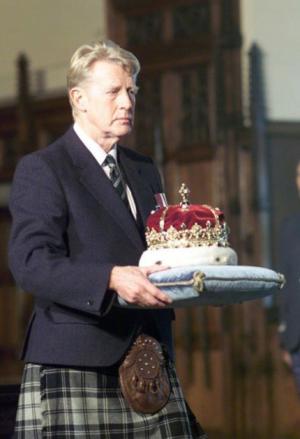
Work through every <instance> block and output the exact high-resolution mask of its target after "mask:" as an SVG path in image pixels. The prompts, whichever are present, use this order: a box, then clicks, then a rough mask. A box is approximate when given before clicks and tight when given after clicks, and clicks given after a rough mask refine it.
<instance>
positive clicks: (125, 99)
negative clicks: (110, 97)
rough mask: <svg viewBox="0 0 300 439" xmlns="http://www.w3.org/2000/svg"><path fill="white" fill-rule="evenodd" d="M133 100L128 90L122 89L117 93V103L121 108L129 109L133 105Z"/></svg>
mask: <svg viewBox="0 0 300 439" xmlns="http://www.w3.org/2000/svg"><path fill="white" fill-rule="evenodd" d="M133 104H134V101H133V97H132V96H131V95H130V92H129V91H127V90H124V91H122V93H120V95H119V105H120V107H121V108H123V109H125V110H131V109H132V107H133Z"/></svg>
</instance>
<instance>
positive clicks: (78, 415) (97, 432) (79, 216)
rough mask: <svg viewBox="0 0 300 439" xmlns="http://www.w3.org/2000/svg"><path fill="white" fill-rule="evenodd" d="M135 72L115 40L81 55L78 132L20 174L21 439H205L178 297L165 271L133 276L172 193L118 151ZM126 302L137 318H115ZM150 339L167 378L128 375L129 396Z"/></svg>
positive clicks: (74, 72)
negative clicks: (177, 317) (177, 316)
mask: <svg viewBox="0 0 300 439" xmlns="http://www.w3.org/2000/svg"><path fill="white" fill-rule="evenodd" d="M139 68H140V66H139V62H138V60H137V59H136V57H135V56H134V55H133V54H132V53H130V52H128V51H126V50H124V49H122V48H120V47H119V46H117V45H116V44H114V43H112V42H111V41H106V42H105V41H104V42H100V43H96V44H94V45H85V46H82V47H80V48H79V49H78V50H77V51H76V52H75V54H74V55H73V57H72V59H71V64H70V69H69V73H68V91H69V98H70V103H71V106H72V111H73V117H74V121H75V123H74V126H73V127H72V128H70V129H69V130H68V131H67V132H66V133H65V134H64V135H63V136H62V137H61V138H59V139H58V140H57V141H55V142H54V143H53V144H52V145H50V146H48V147H47V148H45V149H43V150H40V151H37V152H35V153H33V154H30V155H28V156H25V157H24V158H23V159H22V160H21V161H20V163H19V165H18V167H17V170H16V173H15V177H14V182H13V188H12V193H11V200H10V208H11V213H12V217H13V227H12V234H11V240H10V250H9V260H10V267H11V270H12V272H13V274H14V276H15V279H16V282H17V283H18V284H19V285H20V286H21V287H22V288H23V289H24V290H25V291H30V292H32V294H33V295H34V297H35V307H34V312H33V315H32V318H31V321H30V323H29V327H28V331H27V335H26V340H25V343H24V348H23V353H22V358H23V359H24V361H25V368H24V374H23V383H22V389H21V395H20V400H19V407H18V412H17V420H16V428H15V431H16V433H15V437H16V438H23V439H27V438H42V437H43V438H44V437H48V438H54V437H57V438H73V437H74V438H75V437H76V438H98V437H103V438H104V437H107V438H116V439H120V438H146V437H149V438H150V437H151V438H152V437H153V438H162V439H166V438H199V437H201V438H204V437H205V434H204V433H203V431H202V429H201V427H200V426H199V424H198V423H197V422H196V420H195V418H194V417H193V415H192V413H191V412H190V410H189V408H188V406H187V404H186V403H185V401H184V399H183V396H182V392H181V389H180V386H179V384H178V380H177V377H176V373H175V370H174V365H173V361H172V355H173V353H172V341H171V320H172V318H173V312H172V311H171V310H170V309H167V308H165V307H166V305H167V304H170V300H169V299H168V297H167V296H166V295H165V294H164V293H163V292H161V291H160V290H159V289H157V288H156V287H154V286H153V285H152V284H151V283H150V282H149V280H148V278H147V275H149V274H150V273H153V272H154V271H157V270H160V269H163V268H165V267H159V266H152V267H148V268H143V269H142V268H138V267H137V263H138V260H139V257H140V255H141V253H142V251H143V250H144V248H145V241H144V233H143V230H144V229H143V227H144V223H145V219H146V218H147V216H148V214H149V213H150V211H151V210H152V209H153V208H154V207H155V197H154V195H155V194H157V193H161V192H162V186H161V181H160V178H159V174H158V171H157V169H156V167H155V166H154V164H153V162H152V161H151V159H149V158H147V157H144V156H142V155H140V154H138V153H136V152H134V151H131V150H129V149H127V148H124V147H121V146H120V145H119V140H120V139H121V138H122V137H123V136H125V135H126V134H128V133H129V132H130V131H131V129H132V126H133V121H134V109H135V100H136V93H137V86H136V77H137V75H138V72H139ZM117 295H119V296H120V297H122V298H123V299H125V300H126V301H128V302H130V303H133V304H137V305H140V306H141V308H140V309H135V310H128V309H122V308H120V307H117V306H116V296H117ZM147 306H151V307H152V309H151V310H149V309H146V307H147ZM143 307H144V309H143ZM164 308H165V309H164ZM141 337H144V338H142V339H141ZM145 337H146V339H147V337H148V339H147V340H148V342H149V340H150V342H151V343H153V344H154V345H155V347H156V349H157V351H155V352H159V354H157V355H158V357H157V358H156V357H155V355H153V358H154V359H153V358H152V356H151V361H154V360H155V361H156V363H155V367H157V375H156V376H155V377H154V378H155V379H154V382H153V383H151V385H150V387H149V385H148V384H149V383H148V382H146V381H145V380H144V378H143V376H135V375H130V373H129V377H131V378H130V379H131V381H130V382H129V384H128V383H127V384H128V385H127V387H126V379H127V378H128V377H127V378H126V373H127V372H128V371H127V370H125V368H124V364H125V362H124V358H125V359H126V358H128V355H130V353H132V350H133V349H145V346H144V345H145V343H144V344H143V341H145ZM140 340H142V343H140ZM128 351H129V354H128ZM148 352H149V351H148ZM153 352H154V351H153ZM155 352H154V353H155ZM126 364H128V362H127V363H126ZM145 364H146V365H147V364H148V363H145ZM153 367H154V366H153ZM154 369H155V368H154ZM124 370H125V372H126V373H125V375H122V376H121V377H119V373H121V371H123V372H124ZM155 370H156V369H155ZM149 373H150V372H149ZM132 380H134V382H133V381H132ZM145 382H146V384H147V383H148V384H147V385H148V387H147V388H146V387H145V386H146V384H145ZM120 383H121V387H120ZM122 385H123V386H122ZM135 385H136V387H134V386H135ZM132 390H133V391H135V392H136V394H135V395H134V394H132ZM149 392H150V393H151V392H152V393H151V394H150V393H149ZM158 400H159V401H158ZM137 407H138V408H137Z"/></svg>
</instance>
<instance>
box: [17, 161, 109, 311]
mask: <svg viewBox="0 0 300 439" xmlns="http://www.w3.org/2000/svg"><path fill="white" fill-rule="evenodd" d="M9 207H10V211H11V214H12V219H13V223H12V231H11V237H10V243H9V266H10V269H11V271H12V273H13V275H14V277H15V280H16V282H17V284H18V285H19V286H20V287H21V288H22V289H23V290H25V291H28V292H31V293H32V294H33V295H35V296H36V297H37V298H39V299H42V300H45V301H51V302H55V303H57V304H60V305H63V306H67V307H70V308H74V309H77V310H81V311H85V312H89V313H91V314H96V315H101V314H102V313H104V312H107V309H108V308H109V307H110V305H111V304H112V301H113V300H114V296H115V293H113V292H111V291H107V287H108V282H109V276H110V272H111V269H112V267H113V265H112V264H97V263H87V264H84V263H82V262H78V261H77V260H73V259H72V257H71V256H70V255H69V251H68V243H67V236H66V229H67V225H68V207H67V202H66V199H65V196H64V190H63V188H62V186H61V184H60V182H59V179H58V178H57V176H56V175H55V172H54V171H53V170H52V169H51V167H50V166H49V165H48V164H47V162H46V161H45V160H44V158H43V157H41V155H39V153H33V154H31V155H28V156H26V157H24V158H23V159H22V160H21V161H20V162H19V165H18V166H17V169H16V172H15V175H14V180H13V184H12V190H11V195H10V203H9ZM107 307H108V308H107Z"/></svg>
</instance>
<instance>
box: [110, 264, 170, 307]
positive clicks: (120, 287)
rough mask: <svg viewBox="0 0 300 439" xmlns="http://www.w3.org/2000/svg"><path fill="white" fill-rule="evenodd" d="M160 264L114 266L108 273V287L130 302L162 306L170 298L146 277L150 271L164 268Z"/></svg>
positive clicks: (168, 302) (153, 271)
mask: <svg viewBox="0 0 300 439" xmlns="http://www.w3.org/2000/svg"><path fill="white" fill-rule="evenodd" d="M167 268H168V267H165V266H162V265H151V266H150V267H134V266H127V267H119V266H115V267H114V268H113V269H112V271H111V274H110V280H109V288H110V289H112V290H115V291H116V292H117V294H118V295H119V296H120V297H122V299H124V300H126V302H128V303H131V304H136V305H140V306H157V307H164V306H166V305H169V304H170V303H172V300H171V299H170V298H169V297H168V296H167V295H166V294H165V293H163V292H162V291H160V290H159V289H158V288H156V287H155V286H154V285H153V284H152V283H151V282H150V281H149V280H148V278H147V276H148V275H149V274H151V273H155V272H157V271H162V270H166V269H167Z"/></svg>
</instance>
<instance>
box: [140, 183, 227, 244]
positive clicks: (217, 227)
mask: <svg viewBox="0 0 300 439" xmlns="http://www.w3.org/2000/svg"><path fill="white" fill-rule="evenodd" d="M179 193H180V194H181V196H182V202H181V203H180V205H179V206H170V207H165V208H160V209H158V210H157V211H155V212H153V213H152V214H151V215H150V217H149V219H148V221H147V228H146V241H147V245H148V248H149V249H161V248H182V247H184V248H186V247H201V246H212V245H217V246H219V247H228V246H229V243H228V235H229V230H228V227H227V224H226V223H225V221H224V219H223V218H222V219H221V220H220V217H221V216H222V215H223V214H222V212H221V211H220V210H219V209H214V208H212V207H210V206H208V205H194V206H190V203H189V201H188V194H189V190H188V188H187V187H186V186H185V185H184V184H183V185H182V186H181V189H180V191H179ZM201 214H203V217H202V218H201ZM208 214H209V215H210V219H207V215H208ZM199 215H200V220H199ZM173 218H174V221H176V227H174V225H173V224H172V221H173ZM178 218H180V219H181V220H182V221H181V222H180V221H179V222H178ZM185 221H186V222H188V223H189V225H187V224H186V222H185ZM199 222H201V224H199ZM166 223H169V224H170V226H168V227H167V228H166V230H165V224H166Z"/></svg>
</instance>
